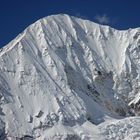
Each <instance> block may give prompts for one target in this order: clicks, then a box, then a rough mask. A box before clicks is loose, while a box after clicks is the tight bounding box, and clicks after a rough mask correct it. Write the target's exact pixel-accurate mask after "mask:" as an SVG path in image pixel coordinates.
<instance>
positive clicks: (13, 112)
mask: <svg viewBox="0 0 140 140" xmlns="http://www.w3.org/2000/svg"><path fill="white" fill-rule="evenodd" d="M139 113H140V28H136V29H129V30H125V31H118V30H115V29H113V28H111V27H109V26H102V25H98V24H96V23H93V22H91V21H88V20H82V19H79V18H76V17H70V16H68V15H63V14H61V15H55V16H49V17H46V18H43V19H40V20H39V21H37V22H35V23H34V24H32V25H31V26H29V27H28V28H27V29H25V31H24V32H23V33H21V34H20V35H19V36H18V37H17V38H15V39H14V40H13V41H11V42H10V43H9V44H8V45H6V46H5V47H3V48H2V49H1V50H0V139H12V140H14V139H25V140H26V139H36V140H43V139H47V140H49V139H50V140H52V139H54V140H55V139H68V140H70V139H71V140H74V139H75V140H78V139H79V140H80V139H82V140H96V139H100V140H140V117H138V116H139ZM132 116H133V117H132ZM135 116H137V117H135Z"/></svg>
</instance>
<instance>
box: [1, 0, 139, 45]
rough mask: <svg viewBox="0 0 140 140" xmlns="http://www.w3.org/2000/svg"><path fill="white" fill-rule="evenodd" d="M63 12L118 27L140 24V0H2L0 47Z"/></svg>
mask: <svg viewBox="0 0 140 140" xmlns="http://www.w3.org/2000/svg"><path fill="white" fill-rule="evenodd" d="M59 13H65V14H69V15H73V16H77V17H81V18H84V19H89V20H92V21H94V22H98V23H101V24H107V25H110V26H112V27H114V28H116V29H128V28H135V27H140V0H1V1H0V47H2V46H4V45H6V44H7V43H9V42H10V41H11V40H12V39H14V38H15V37H16V36H17V35H18V34H19V33H20V32H22V31H23V30H24V29H25V28H26V27H27V26H29V25H30V24H32V23H33V22H35V21H36V20H38V19H40V18H42V17H45V16H48V15H52V14H59Z"/></svg>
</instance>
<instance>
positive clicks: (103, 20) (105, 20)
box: [95, 14, 110, 24]
mask: <svg viewBox="0 0 140 140" xmlns="http://www.w3.org/2000/svg"><path fill="white" fill-rule="evenodd" d="M95 20H97V21H98V22H99V23H101V24H109V23H110V18H109V17H108V16H107V15H106V14H104V15H102V16H101V15H97V16H95Z"/></svg>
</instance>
